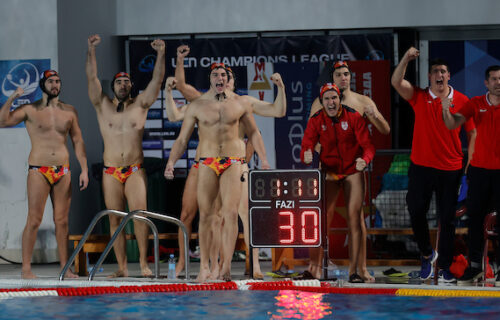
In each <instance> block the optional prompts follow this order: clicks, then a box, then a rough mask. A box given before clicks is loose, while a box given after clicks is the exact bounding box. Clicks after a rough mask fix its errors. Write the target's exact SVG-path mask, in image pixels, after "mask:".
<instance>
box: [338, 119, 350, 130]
mask: <svg viewBox="0 0 500 320" xmlns="http://www.w3.org/2000/svg"><path fill="white" fill-rule="evenodd" d="M340 126H341V127H342V130H344V131H345V130H347V128H349V124H348V123H347V121H342V122H341V123H340Z"/></svg>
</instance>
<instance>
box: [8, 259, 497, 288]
mask: <svg viewBox="0 0 500 320" xmlns="http://www.w3.org/2000/svg"><path fill="white" fill-rule="evenodd" d="M232 265H233V267H232V275H233V280H246V279H248V277H247V276H245V274H244V271H245V264H244V262H233V264H232ZM152 267H153V265H151V268H152ZM190 268H191V272H190V274H191V279H190V281H186V280H185V279H178V280H168V279H166V272H167V264H166V263H162V264H160V279H153V278H145V277H141V276H139V275H140V268H139V264H138V263H129V275H130V277H127V278H108V276H110V275H111V274H112V273H113V272H114V271H116V269H117V265H116V264H104V265H103V272H100V273H97V274H96V276H95V278H94V281H93V282H88V281H87V278H86V277H80V278H78V279H67V280H65V281H63V282H60V281H59V265H58V264H35V265H33V266H32V269H33V272H34V273H35V274H36V275H37V276H38V279H36V280H23V279H21V266H20V265H13V264H0V288H21V287H23V288H26V287H45V286H50V287H54V286H62V287H72V286H75V287H80V286H89V285H95V286H102V285H110V284H112V285H116V286H121V285H131V284H136V285H139V284H141V283H142V284H145V283H148V284H157V283H162V284H168V283H195V277H196V275H197V273H198V270H199V263H197V262H194V263H193V262H192V263H191V265H190ZM261 268H262V270H263V271H264V272H266V271H270V270H271V262H270V261H261ZM389 268H390V267H389V266H380V267H370V268H369V270H371V271H373V272H374V275H375V278H376V282H375V283H363V284H351V283H349V282H347V281H346V280H343V279H340V280H338V281H335V282H331V281H330V283H331V285H332V286H335V287H344V288H380V289H383V288H397V289H426V290H453V289H459V290H484V291H498V292H500V287H495V283H494V279H491V280H488V281H487V283H486V284H482V283H480V284H476V285H471V286H457V285H456V284H451V285H434V284H432V282H431V280H427V281H425V282H421V281H420V280H412V279H408V278H404V277H401V278H397V277H392V278H391V277H386V276H384V275H383V271H384V270H387V269H389ZM344 269H345V267H341V270H344ZM395 269H397V270H399V271H401V272H410V271H414V270H418V269H419V268H418V267H417V266H402V267H395ZM296 271H299V272H300V271H302V270H296ZM280 280H285V278H272V277H270V276H267V275H266V276H265V277H264V281H280ZM214 282H221V281H214Z"/></svg>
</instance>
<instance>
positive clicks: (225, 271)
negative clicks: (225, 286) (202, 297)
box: [219, 263, 231, 281]
mask: <svg viewBox="0 0 500 320" xmlns="http://www.w3.org/2000/svg"><path fill="white" fill-rule="evenodd" d="M219 280H224V281H231V264H230V263H224V264H223V265H222V268H221V270H220V274H219Z"/></svg>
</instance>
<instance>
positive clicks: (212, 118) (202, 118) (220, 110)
mask: <svg viewBox="0 0 500 320" xmlns="http://www.w3.org/2000/svg"><path fill="white" fill-rule="evenodd" d="M243 112H244V109H243V107H242V106H241V105H240V104H239V103H237V102H235V101H227V102H216V103H210V104H208V105H206V106H203V107H201V108H199V109H198V112H197V115H196V116H197V118H198V124H199V125H200V126H217V125H224V126H225V125H234V124H236V123H238V122H239V119H240V118H241V116H242V115H243Z"/></svg>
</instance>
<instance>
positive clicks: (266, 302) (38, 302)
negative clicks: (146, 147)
mask: <svg viewBox="0 0 500 320" xmlns="http://www.w3.org/2000/svg"><path fill="white" fill-rule="evenodd" d="M499 314H500V303H499V300H498V299H495V298H432V297H395V296H385V295H341V294H323V293H311V292H301V291H293V290H281V291H198V292H187V293H185V292H183V293H134V294H112V295H98V296H80V297H29V298H10V299H3V300H0V319H17V318H22V319H72V320H75V319H102V318H106V319H134V320H138V319H225V320H226V319H436V318H439V319H455V320H456V319H463V318H468V319H470V318H474V319H477V318H482V319H483V318H484V319H498V318H499Z"/></svg>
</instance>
